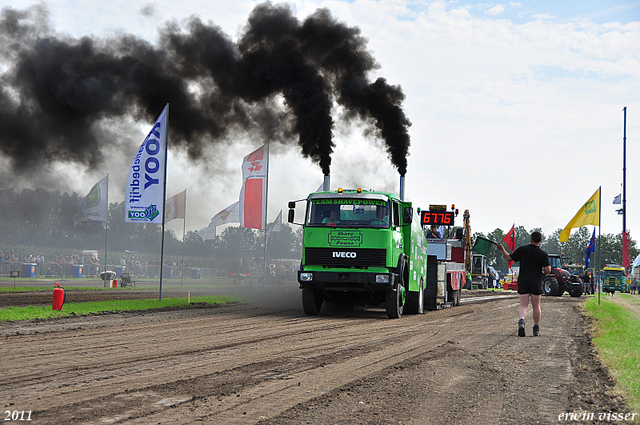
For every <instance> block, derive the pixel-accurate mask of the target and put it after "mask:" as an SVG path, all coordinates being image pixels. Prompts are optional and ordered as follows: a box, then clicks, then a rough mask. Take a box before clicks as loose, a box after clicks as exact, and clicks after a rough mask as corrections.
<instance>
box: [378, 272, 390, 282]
mask: <svg viewBox="0 0 640 425" xmlns="http://www.w3.org/2000/svg"><path fill="white" fill-rule="evenodd" d="M376 283H389V275H388V274H377V275H376Z"/></svg>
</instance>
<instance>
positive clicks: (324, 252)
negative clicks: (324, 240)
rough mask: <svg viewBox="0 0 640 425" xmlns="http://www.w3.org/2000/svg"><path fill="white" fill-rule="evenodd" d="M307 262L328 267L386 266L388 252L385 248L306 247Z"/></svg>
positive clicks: (310, 264)
mask: <svg viewBox="0 0 640 425" xmlns="http://www.w3.org/2000/svg"><path fill="white" fill-rule="evenodd" d="M304 255H305V264H306V265H309V266H327V267H371V266H375V267H385V266H386V264H387V252H386V251H385V250H384V249H364V248H354V249H349V248H347V249H344V248H339V249H333V248H305V250H304Z"/></svg>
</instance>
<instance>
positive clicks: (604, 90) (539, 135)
mask: <svg viewBox="0 0 640 425" xmlns="http://www.w3.org/2000/svg"><path fill="white" fill-rule="evenodd" d="M34 4H36V3H34V2H32V1H22V0H3V1H2V2H1V3H0V9H5V8H7V7H9V8H12V9H17V10H22V9H26V8H28V7H31V6H33V5H34ZM41 4H44V5H45V6H46V8H47V10H48V13H49V16H48V19H49V25H50V26H51V27H52V28H53V30H54V31H55V32H56V33H58V34H60V35H64V36H66V37H71V38H76V39H79V38H81V37H85V36H91V37H98V38H108V37H111V36H113V35H116V34H122V33H127V34H133V35H135V36H136V37H139V38H142V39H145V40H147V41H148V42H149V43H152V44H153V43H156V42H157V38H158V29H159V28H160V27H162V26H163V25H166V23H167V22H168V21H171V22H174V23H175V24H176V25H179V26H180V25H184V24H185V22H186V19H188V18H189V17H191V16H197V17H199V18H200V19H201V20H202V21H204V22H211V23H213V24H215V25H217V26H219V27H220V28H221V29H222V31H224V32H225V33H226V34H228V36H229V37H230V38H231V39H232V40H237V39H238V38H239V37H240V36H241V34H242V31H243V28H244V27H245V25H246V23H247V18H248V16H249V14H250V13H251V11H252V10H253V9H254V7H255V6H256V5H257V4H259V2H254V1H245V0H218V1H195V0H183V1H181V2H168V1H152V2H138V1H133V0H128V1H120V0H114V1H108V2H100V1H87V0H84V1H82V2H80V1H73V0H52V1H45V2H42V3H41ZM287 4H288V5H290V7H291V8H292V9H293V11H294V12H295V14H296V16H297V18H298V19H299V20H301V21H302V20H304V19H305V18H306V17H308V16H309V15H311V14H313V13H314V12H315V11H316V10H317V9H319V8H326V9H328V10H329V12H330V13H331V15H332V16H333V17H334V18H335V19H337V20H339V21H340V22H342V23H344V24H345V25H347V26H349V27H358V28H359V29H360V31H361V35H362V36H364V37H366V38H367V40H368V43H367V49H368V50H369V51H370V52H371V54H372V55H373V57H374V58H375V60H376V61H377V63H378V64H379V67H378V68H377V69H375V70H374V71H373V72H372V73H371V75H370V77H371V79H372V80H373V79H375V78H377V77H384V78H385V79H386V80H387V82H388V83H389V84H391V85H397V86H400V87H401V88H402V91H403V93H404V94H405V96H406V97H405V100H404V102H403V103H402V108H403V110H404V112H405V114H406V116H407V117H408V118H409V120H410V121H411V123H412V125H411V127H410V128H409V134H410V137H411V146H410V149H409V156H408V166H407V174H406V189H405V199H406V200H409V201H412V202H413V204H414V206H416V207H421V208H427V207H428V205H430V204H446V205H451V204H455V205H456V207H457V208H458V209H459V210H460V211H461V214H460V216H459V222H458V224H461V221H462V211H464V210H466V209H468V210H469V212H470V214H471V230H472V232H483V233H488V232H492V231H493V230H495V229H496V228H500V229H503V230H504V231H505V232H506V231H507V230H508V229H509V228H510V227H511V225H512V224H515V225H516V226H524V227H525V228H526V229H527V230H531V229H533V228H541V229H542V231H543V233H545V234H551V233H552V232H554V231H555V230H557V229H561V228H563V227H564V226H565V225H566V224H567V223H568V222H569V221H570V220H571V218H572V217H573V216H574V214H575V213H576V212H577V211H578V209H579V208H580V207H581V206H582V205H583V204H584V203H585V202H586V201H587V200H588V199H589V198H590V197H591V195H592V194H593V193H594V192H595V190H596V189H598V187H601V188H602V216H601V217H602V222H601V227H602V228H601V232H602V233H603V234H608V233H620V232H621V231H622V216H621V215H618V214H617V213H616V209H618V208H619V207H620V206H618V205H613V204H612V201H613V198H614V197H615V196H616V195H618V194H619V193H621V192H622V182H623V124H624V121H623V120H624V116H623V108H624V107H627V121H626V206H627V211H628V213H627V219H626V220H627V229H629V230H630V232H631V237H632V238H634V239H636V240H637V239H638V238H640V212H639V211H640V186H639V185H640V168H639V167H638V165H639V164H640V145H639V143H638V140H639V139H638V129H639V124H640V1H638V0H636V1H626V0H621V1H613V0H612V1H562V2H557V1H519V2H503V3H488V2H478V1H465V0H461V1H428V0H422V1H400V0H388V1H387V0H381V1H364V0H355V1H340V0H332V1H315V0H314V1H308V0H305V1H290V2H287ZM5 65H6V64H5ZM3 70H6V67H4V68H3V65H2V64H0V73H1V72H2V71H3ZM160 112H161V111H158V114H159V113H160ZM344 113H345V111H344V110H343V109H342V108H340V107H337V106H336V107H335V108H334V115H333V117H334V120H335V122H336V124H335V128H334V130H333V141H334V143H335V145H336V148H335V150H334V153H333V155H332V163H331V188H332V189H336V188H338V187H343V188H356V187H362V188H363V189H376V190H387V191H392V192H395V193H397V192H398V186H399V175H398V172H397V170H396V169H395V168H394V166H393V165H392V164H391V161H390V160H389V158H388V155H387V153H386V151H385V149H384V147H383V142H382V141H381V140H380V139H379V138H377V137H376V135H375V134H372V133H371V131H368V130H367V127H366V125H364V124H359V123H358V122H353V121H348V120H344V119H343V118H344ZM172 115H173V114H172V113H171V112H170V118H169V125H170V126H171V125H172V122H171V117H172ZM152 124H153V123H152V122H149V121H147V122H144V121H135V120H134V121H131V122H127V123H120V124H114V128H118V129H119V131H126V134H124V135H122V140H121V141H120V142H118V143H117V144H114V145H113V146H105V147H104V148H103V152H104V154H105V156H106V157H107V158H109V160H107V161H105V162H104V163H100V164H91V165H89V164H87V165H86V166H78V165H77V164H73V165H72V167H71V166H70V165H69V164H66V163H62V162H61V163H57V164H52V165H51V166H50V167H48V168H47V170H46V174H45V173H43V174H41V175H38V176H37V178H26V177H25V176H23V175H21V176H19V177H17V176H16V177H11V176H10V175H8V174H6V173H4V174H2V181H1V183H0V188H7V187H14V188H16V189H20V188H23V187H31V188H33V187H37V186H40V187H44V188H47V189H59V190H66V191H75V192H77V193H79V194H80V195H81V196H83V195H84V194H85V193H87V192H88V191H89V189H90V188H91V186H93V184H95V183H96V182H97V181H98V180H100V179H101V178H102V177H103V176H104V175H105V174H107V173H108V174H109V176H110V189H109V201H110V202H122V201H123V200H124V188H125V186H126V179H127V173H128V169H129V166H130V163H131V159H132V158H133V155H134V154H135V152H136V150H137V148H138V146H139V145H140V143H141V142H142V140H143V139H144V136H145V135H146V133H147V132H148V131H149V129H150V128H151V125H152ZM114 131H115V130H114ZM205 142H206V141H205ZM276 142H277V141H276ZM261 144H262V141H260V140H256V139H253V138H251V137H250V136H249V137H238V138H234V139H232V140H228V141H226V142H225V143H221V144H212V145H211V147H210V149H208V150H207V152H206V154H207V160H206V161H199V162H197V163H194V162H192V161H190V160H189V159H188V157H187V155H186V154H185V152H184V151H181V150H178V149H171V150H170V152H169V163H168V164H169V165H168V177H167V178H168V180H167V196H171V195H173V194H176V193H178V192H181V191H182V190H184V189H187V218H186V228H187V230H197V229H200V228H203V227H205V226H207V225H208V223H209V221H210V219H211V217H212V216H213V215H215V214H216V213H217V212H218V211H220V210H221V209H222V208H224V207H226V206H228V205H230V204H232V203H234V202H235V201H236V200H237V199H238V194H239V192H240V189H241V184H242V182H241V168H240V167H241V162H242V157H243V156H245V155H247V154H248V153H250V152H251V151H253V150H254V149H256V148H257V147H259V146H260V145H261ZM2 164H5V165H4V166H5V167H6V164H7V163H6V161H5V162H3V158H2V154H1V153H0V165H2ZM322 180H323V174H322V172H321V170H320V168H319V166H318V165H317V164H315V163H313V162H312V161H311V160H310V159H308V158H304V157H303V155H302V154H301V152H300V149H299V148H298V147H296V146H295V145H291V144H289V145H282V144H278V143H275V144H273V145H272V149H271V156H270V164H269V189H268V190H269V204H268V209H269V212H268V217H269V221H271V220H273V219H274V218H275V217H276V215H277V214H278V212H279V211H280V210H284V213H283V214H285V216H286V209H287V202H288V201H292V200H299V199H303V198H305V197H306V196H307V194H308V193H310V192H313V191H314V190H316V188H317V187H318V186H319V185H320V184H321V183H322ZM300 212H301V210H298V214H300ZM167 227H168V228H171V229H173V230H174V231H175V232H176V233H177V234H178V235H180V234H181V232H182V227H183V224H182V221H181V220H175V221H173V222H171V223H169V224H168V225H167Z"/></svg>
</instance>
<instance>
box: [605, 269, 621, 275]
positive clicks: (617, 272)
mask: <svg viewBox="0 0 640 425" xmlns="http://www.w3.org/2000/svg"><path fill="white" fill-rule="evenodd" d="M602 274H603V275H605V276H624V270H603V271H602Z"/></svg>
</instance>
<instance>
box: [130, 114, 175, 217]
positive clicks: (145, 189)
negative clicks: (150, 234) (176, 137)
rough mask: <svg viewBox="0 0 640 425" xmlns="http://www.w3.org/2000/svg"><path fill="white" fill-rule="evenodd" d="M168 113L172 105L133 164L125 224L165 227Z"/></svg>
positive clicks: (154, 128) (143, 143) (147, 139)
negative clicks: (149, 224)
mask: <svg viewBox="0 0 640 425" xmlns="http://www.w3.org/2000/svg"><path fill="white" fill-rule="evenodd" d="M168 110H169V105H167V106H165V108H164V109H163V111H162V113H161V114H160V116H159V117H158V120H157V121H156V123H155V124H154V125H153V128H152V129H151V131H150V132H149V134H148V135H147V137H146V138H145V139H144V142H142V145H140V149H138V151H137V152H136V154H135V156H134V157H133V161H131V168H129V177H128V178H127V188H126V191H125V193H126V195H125V207H124V214H125V217H124V220H125V222H128V223H156V224H162V217H164V179H165V159H166V151H167V114H168Z"/></svg>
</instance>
